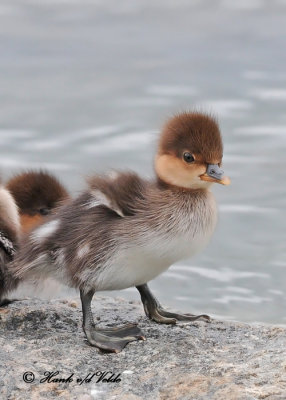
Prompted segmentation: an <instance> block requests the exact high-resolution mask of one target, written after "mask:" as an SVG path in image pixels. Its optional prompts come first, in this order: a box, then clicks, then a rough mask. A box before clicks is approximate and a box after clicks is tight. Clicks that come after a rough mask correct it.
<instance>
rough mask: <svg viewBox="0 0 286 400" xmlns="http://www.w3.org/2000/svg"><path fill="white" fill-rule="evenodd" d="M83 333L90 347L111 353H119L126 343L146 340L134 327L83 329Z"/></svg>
mask: <svg viewBox="0 0 286 400" xmlns="http://www.w3.org/2000/svg"><path fill="white" fill-rule="evenodd" d="M84 332H85V334H86V338H87V340H88V342H89V344H90V345H92V346H96V347H98V348H99V349H101V350H103V351H108V352H112V353H119V352H120V351H122V350H123V349H124V347H125V346H126V345H127V344H128V343H130V342H134V341H135V340H139V339H141V340H146V339H145V337H144V334H143V333H142V331H141V330H140V329H139V328H138V327H137V326H136V325H133V326H132V325H126V326H123V327H121V328H111V329H98V328H97V329H96V328H95V327H94V328H84Z"/></svg>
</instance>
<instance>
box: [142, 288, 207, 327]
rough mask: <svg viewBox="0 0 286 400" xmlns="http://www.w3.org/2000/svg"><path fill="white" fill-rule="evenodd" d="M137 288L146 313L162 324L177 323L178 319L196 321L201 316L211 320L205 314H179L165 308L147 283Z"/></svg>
mask: <svg viewBox="0 0 286 400" xmlns="http://www.w3.org/2000/svg"><path fill="white" fill-rule="evenodd" d="M137 289H138V291H139V293H140V295H141V300H142V303H143V306H144V311H145V314H146V315H147V317H148V318H150V319H152V320H153V321H156V322H158V323H160V324H176V323H177V322H178V321H181V322H190V321H196V320H197V319H200V318H202V319H204V320H205V321H208V322H209V321H210V317H209V316H208V315H205V314H201V315H193V314H178V313H174V312H169V311H166V310H164V308H163V307H162V306H161V305H160V303H159V302H158V300H157V299H156V298H155V297H154V296H153V294H152V293H151V291H150V289H149V287H148V285H147V284H144V285H140V286H137Z"/></svg>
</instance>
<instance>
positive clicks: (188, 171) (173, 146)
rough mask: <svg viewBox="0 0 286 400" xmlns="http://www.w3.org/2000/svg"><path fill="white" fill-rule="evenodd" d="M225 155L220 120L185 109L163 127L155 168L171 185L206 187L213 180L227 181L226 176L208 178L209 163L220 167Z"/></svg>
mask: <svg viewBox="0 0 286 400" xmlns="http://www.w3.org/2000/svg"><path fill="white" fill-rule="evenodd" d="M222 156H223V143H222V138H221V134H220V130H219V126H218V123H217V121H216V120H215V119H214V118H213V117H211V116H209V115H206V114H202V113H198V112H184V113H181V114H178V115H176V116H175V117H173V118H171V119H170V120H169V121H168V122H167V123H166V125H165V126H164V128H163V131H162V133H161V137H160V141H159V148H158V153H157V157H156V161H155V169H156V172H157V175H158V176H159V178H160V179H161V180H163V181H164V182H166V183H168V184H171V185H175V186H178V187H183V188H188V189H203V188H207V187H208V186H209V185H210V182H218V183H224V184H226V180H225V181H223V179H220V180H219V179H216V180H215V179H212V178H210V177H208V179H207V174H206V172H207V168H208V166H209V165H215V166H217V168H218V169H219V167H220V165H221V162H222ZM204 177H205V179H204ZM206 181H207V182H206Z"/></svg>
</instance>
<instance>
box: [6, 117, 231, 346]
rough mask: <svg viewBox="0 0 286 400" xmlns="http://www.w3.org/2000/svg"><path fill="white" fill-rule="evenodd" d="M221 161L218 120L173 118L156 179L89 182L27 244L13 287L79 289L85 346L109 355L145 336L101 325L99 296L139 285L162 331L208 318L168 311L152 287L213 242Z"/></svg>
mask: <svg viewBox="0 0 286 400" xmlns="http://www.w3.org/2000/svg"><path fill="white" fill-rule="evenodd" d="M222 156H223V144H222V139H221V134H220V129H219V126H218V123H217V122H216V120H215V119H214V118H213V117H211V116H209V115H206V114H203V113H198V112H184V113H181V114H178V115H176V116H175V117H173V118H171V119H170V120H169V121H168V122H167V123H166V125H165V126H164V128H163V130H162V132H161V135H160V139H159V145H158V150H157V154H156V157H155V174H156V179H155V180H153V181H148V180H145V179H142V178H141V177H139V176H138V175H137V174H135V173H130V172H128V173H123V172H118V173H117V174H112V175H106V176H95V177H92V178H90V179H89V189H88V190H87V191H85V192H83V193H82V194H81V195H80V196H79V197H78V198H76V199H75V200H73V201H72V202H71V203H69V204H68V205H66V206H63V207H61V209H59V210H58V212H57V214H56V215H54V216H53V217H52V218H51V219H50V220H49V222H47V223H45V224H44V225H42V226H41V227H39V228H37V229H36V230H34V231H33V232H32V233H31V235H30V236H29V238H28V240H26V242H25V243H24V244H23V246H22V247H21V249H20V251H19V252H18V254H17V256H16V258H15V261H14V262H13V263H12V264H11V274H12V275H13V276H14V278H15V285H17V282H19V281H21V280H26V279H31V280H33V281H37V280H38V279H42V277H43V276H52V277H53V278H55V279H58V280H59V281H61V282H63V283H66V284H67V285H68V286H70V287H75V288H78V289H79V291H80V298H81V303H82V312H83V330H84V333H85V335H86V338H87V341H88V342H89V344H90V345H92V346H96V347H98V348H99V349H101V350H103V351H108V352H120V351H121V350H122V349H123V348H124V347H125V345H126V344H127V343H129V342H132V341H135V340H138V339H143V340H144V339H145V336H144V334H143V332H142V331H141V330H140V329H139V327H138V326H137V325H134V324H128V325H127V326H123V327H118V328H111V329H110V328H105V329H100V328H98V327H96V326H95V323H94V320H93V316H92V311H91V301H92V298H93V296H94V294H95V292H97V291H104V290H118V289H125V288H128V287H136V288H137V289H138V291H139V293H140V295H141V299H142V303H143V306H144V310H145V313H146V315H147V317H149V318H150V319H152V320H153V321H156V322H158V323H166V324H175V323H177V321H194V320H196V319H198V318H204V319H209V317H208V316H207V315H204V314H202V315H192V314H179V313H174V312H170V311H166V310H165V309H164V308H163V307H162V306H161V305H160V303H159V302H158V300H157V299H156V298H155V297H154V296H153V294H152V293H151V291H150V289H149V287H148V282H149V281H150V280H152V279H154V278H156V277H157V276H158V275H159V274H161V273H162V272H164V271H165V270H166V269H167V268H168V267H170V266H171V265H172V264H173V263H175V262H177V261H179V260H182V259H186V258H189V257H191V256H193V255H194V254H195V253H197V252H198V251H200V250H202V249H203V248H204V247H205V246H206V244H207V242H208V241H209V239H210V237H211V236H212V234H213V232H214V229H215V225H216V222H217V210H216V204H215V199H214V196H213V194H212V192H211V191H210V187H211V185H212V184H213V183H220V184H223V185H228V184H229V183H230V180H229V178H227V177H225V176H224V172H223V171H222V169H221V163H222ZM16 280H17V282H16Z"/></svg>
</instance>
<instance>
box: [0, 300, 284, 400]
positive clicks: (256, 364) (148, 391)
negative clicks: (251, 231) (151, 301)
mask: <svg viewBox="0 0 286 400" xmlns="http://www.w3.org/2000/svg"><path fill="white" fill-rule="evenodd" d="M93 306H94V315H95V317H97V319H98V323H99V325H102V326H106V325H118V324H124V323H127V322H136V323H138V324H139V326H140V328H141V329H142V330H143V331H144V333H145V334H146V337H147V341H146V342H143V341H139V342H133V343H130V344H129V345H128V346H127V347H126V348H125V349H124V351H123V352H121V353H119V354H104V353H100V352H99V351H98V350H97V349H96V348H93V347H91V346H89V345H88V344H87V342H86V340H85V338H84V334H83V332H82V329H81V309H80V301H79V299H74V300H72V301H70V300H67V301H66V300H64V301H62V300H53V301H42V300H26V301H24V300H23V301H19V302H16V303H14V304H11V305H10V306H9V307H7V308H1V309H0V319H1V321H0V343H1V346H0V391H1V394H0V398H1V399H9V400H13V399H15V400H16V399H17V400H18V399H21V400H26V399H27V400H34V399H54V398H59V399H69V400H70V399H77V400H92V399H99V400H101V399H102V400H105V399H108V400H111V399H120V400H121V399H122V400H123V399H124V400H136V399H147V400H149V399H150V400H154V399H160V400H167V399H168V400H171V399H176V400H177V399H179V400H186V399H195V400H210V399H215V400H221V399H224V398H225V399H228V400H231V399H235V400H254V399H268V400H278V399H284V400H285V398H286V360H285V348H286V329H284V328H281V327H275V326H266V325H247V324H242V323H237V322H225V321H216V320H213V321H212V322H211V323H206V322H204V321H198V322H194V323H189V324H182V325H176V326H167V325H158V324H156V323H154V322H151V321H149V320H148V319H147V318H146V317H145V316H144V314H143V310H142V306H141V304H140V303H137V302H128V301H125V300H122V299H118V298H117V299H113V298H106V297H102V298H101V297H100V298H99V297H97V299H96V301H95V302H94V303H93ZM47 371H49V372H50V373H52V372H54V373H56V372H57V371H59V373H58V375H54V376H53V377H52V378H51V379H50V381H51V382H50V383H48V382H43V383H40V380H41V379H44V378H45V377H46V378H47V376H45V373H46V374H47ZM25 372H28V374H26V375H25V379H26V381H29V380H32V378H34V382H33V383H26V382H25V381H24V380H23V375H24V373H25ZM104 372H106V374H105V375H101V374H102V373H104ZM31 373H33V374H34V375H32V374H31ZM93 374H95V375H93ZM112 374H113V376H112ZM100 377H101V378H102V380H103V379H104V378H105V379H107V378H110V379H109V380H112V379H113V380H117V382H103V381H102V380H100V382H97V381H98V380H99V379H100ZM68 378H69V379H68ZM53 379H66V380H68V382H61V383H57V382H52V380H53ZM80 380H81V381H80Z"/></svg>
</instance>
